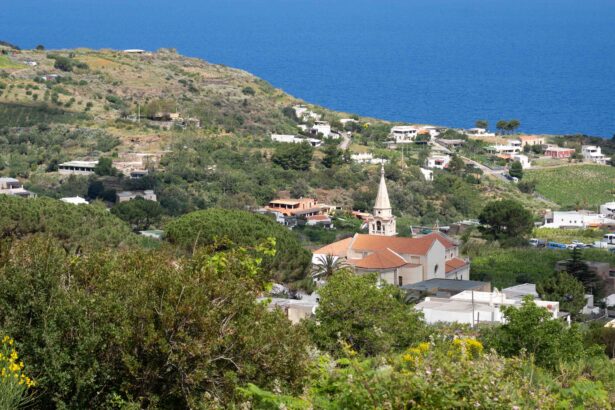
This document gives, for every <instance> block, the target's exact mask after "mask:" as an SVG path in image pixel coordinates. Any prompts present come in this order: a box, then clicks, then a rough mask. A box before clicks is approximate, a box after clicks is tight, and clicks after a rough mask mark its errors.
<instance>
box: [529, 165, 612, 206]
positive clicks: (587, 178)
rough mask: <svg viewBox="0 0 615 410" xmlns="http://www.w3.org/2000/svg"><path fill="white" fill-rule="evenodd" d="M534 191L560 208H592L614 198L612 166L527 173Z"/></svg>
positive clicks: (580, 167) (583, 166)
mask: <svg viewBox="0 0 615 410" xmlns="http://www.w3.org/2000/svg"><path fill="white" fill-rule="evenodd" d="M524 179H527V180H534V181H536V183H537V185H536V191H537V192H538V193H539V194H541V195H543V196H545V197H546V198H548V199H550V200H551V201H553V202H556V203H557V204H559V205H561V206H562V207H564V208H576V207H578V208H590V209H595V208H597V207H598V206H599V205H600V204H603V203H605V202H608V201H612V200H613V199H614V198H615V167H610V166H604V165H578V166H576V165H575V166H569V167H558V168H554V169H540V170H533V171H527V172H526V175H525V176H524Z"/></svg>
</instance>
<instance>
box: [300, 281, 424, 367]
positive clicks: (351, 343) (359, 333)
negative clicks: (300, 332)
mask: <svg viewBox="0 0 615 410" xmlns="http://www.w3.org/2000/svg"><path fill="white" fill-rule="evenodd" d="M319 296H320V304H319V306H318V309H317V310H316V317H315V321H314V322H312V323H311V324H310V326H309V329H310V332H311V334H312V339H313V340H314V341H315V343H316V345H317V346H318V347H320V348H321V349H323V350H325V351H328V352H331V353H332V354H334V355H339V354H340V352H342V351H343V347H344V346H348V347H350V348H352V349H353V350H355V351H357V352H359V353H361V354H364V355H370V356H373V355H378V354H382V353H387V352H391V351H399V350H400V349H403V348H404V347H406V346H410V345H412V344H413V343H416V342H419V341H421V340H422V339H423V338H424V337H425V335H426V332H425V326H424V324H423V322H422V317H421V314H419V313H418V312H416V311H415V310H414V309H413V308H412V306H410V305H408V304H406V303H405V302H404V296H403V293H402V292H401V291H400V290H399V288H397V287H394V286H388V285H384V286H377V279H376V276H373V275H365V276H355V275H354V274H353V273H350V272H345V271H341V272H339V273H337V274H334V275H333V276H332V277H331V278H329V281H328V283H327V285H326V286H325V287H323V288H321V289H320V290H319Z"/></svg>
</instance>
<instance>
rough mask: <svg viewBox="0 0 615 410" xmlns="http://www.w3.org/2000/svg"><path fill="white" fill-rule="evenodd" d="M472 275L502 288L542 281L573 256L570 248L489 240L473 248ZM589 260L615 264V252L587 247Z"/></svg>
mask: <svg viewBox="0 0 615 410" xmlns="http://www.w3.org/2000/svg"><path fill="white" fill-rule="evenodd" d="M470 256H471V257H472V265H471V268H470V275H471V277H472V279H476V280H487V281H491V284H492V286H495V287H497V288H498V289H501V288H505V287H508V286H513V285H516V284H518V283H526V282H530V283H538V282H541V281H542V280H544V279H546V278H548V277H550V276H551V274H553V272H555V263H556V262H557V261H560V260H565V259H568V258H570V252H569V251H567V250H556V249H536V248H510V249H502V248H497V247H494V246H490V245H488V244H484V245H480V246H478V247H476V248H475V249H473V250H472V252H471V255H470ZM583 258H584V259H585V260H587V261H599V262H609V263H610V264H611V265H615V255H613V254H612V253H609V252H606V251H604V250H602V249H585V250H583Z"/></svg>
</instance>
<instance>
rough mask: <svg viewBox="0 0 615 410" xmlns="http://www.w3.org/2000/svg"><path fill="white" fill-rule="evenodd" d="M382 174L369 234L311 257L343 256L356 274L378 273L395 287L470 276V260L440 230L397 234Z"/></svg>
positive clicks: (319, 250) (361, 235)
mask: <svg viewBox="0 0 615 410" xmlns="http://www.w3.org/2000/svg"><path fill="white" fill-rule="evenodd" d="M391 211H392V209H391V205H390V202H389V195H388V192H387V188H386V183H385V179H384V172H382V174H381V178H380V186H379V189H378V196H377V198H376V204H375V206H374V213H373V216H372V217H370V218H369V221H368V224H369V234H355V235H354V236H353V237H351V238H346V239H343V240H341V241H337V242H334V243H332V244H330V245H327V246H325V247H323V248H320V249H317V250H315V251H314V260H315V261H318V260H319V259H318V257H319V256H322V255H332V256H336V257H338V258H343V259H344V260H345V262H346V263H347V264H348V265H350V266H352V267H353V268H354V270H355V272H357V273H359V274H360V273H367V272H377V273H379V275H380V279H381V280H383V281H385V282H387V283H390V284H395V285H398V286H403V285H408V284H413V283H417V282H421V281H424V280H428V279H434V278H440V279H462V280H468V279H469V278H470V263H469V262H468V261H466V260H464V259H461V258H460V257H459V247H458V246H457V244H456V243H454V242H453V241H452V240H451V239H450V238H448V237H447V236H446V235H444V234H441V233H439V232H438V233H430V234H428V235H423V236H420V237H415V238H400V237H397V236H396V235H397V233H396V229H395V217H394V216H393V214H392V212H391Z"/></svg>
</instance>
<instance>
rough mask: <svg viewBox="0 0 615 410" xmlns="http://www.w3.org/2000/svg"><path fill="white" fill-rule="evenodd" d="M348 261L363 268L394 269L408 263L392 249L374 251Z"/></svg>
mask: <svg viewBox="0 0 615 410" xmlns="http://www.w3.org/2000/svg"><path fill="white" fill-rule="evenodd" d="M348 263H349V264H351V265H353V266H355V267H357V268H361V269H393V268H399V267H401V266H404V265H407V264H408V263H407V262H406V261H405V260H404V258H402V257H401V256H399V255H397V254H396V253H395V252H392V251H391V250H390V249H383V250H380V251H377V252H374V253H372V254H370V255H368V256H366V257H365V258H363V259H349V260H348Z"/></svg>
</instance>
